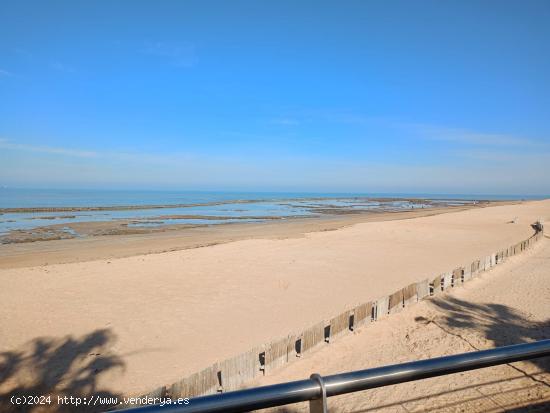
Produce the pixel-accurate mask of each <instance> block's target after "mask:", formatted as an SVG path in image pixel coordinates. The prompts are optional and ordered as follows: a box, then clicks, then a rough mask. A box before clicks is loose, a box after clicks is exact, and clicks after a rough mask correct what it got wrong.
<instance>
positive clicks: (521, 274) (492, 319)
mask: <svg viewBox="0 0 550 413" xmlns="http://www.w3.org/2000/svg"><path fill="white" fill-rule="evenodd" d="M549 271H550V240H549V239H548V236H546V238H545V239H543V240H542V241H541V242H540V243H539V244H538V245H536V246H535V247H534V248H533V249H532V250H530V251H527V252H526V253H524V254H522V255H519V256H516V257H513V258H511V259H509V260H508V261H507V262H506V263H504V264H503V265H502V266H498V267H496V268H494V269H492V270H491V271H489V272H486V273H484V274H483V275H482V276H481V277H480V278H476V279H474V280H472V281H471V282H468V283H466V284H464V286H463V287H461V288H458V289H453V290H452V292H451V293H446V294H444V295H442V296H439V297H437V298H430V299H428V300H425V301H422V302H420V303H418V304H417V305H415V306H413V307H411V308H409V309H406V310H405V311H404V312H402V313H400V314H396V315H393V316H391V317H388V318H387V319H385V320H382V321H380V322H376V323H373V324H371V325H369V326H367V327H365V328H362V329H360V330H359V331H356V334H353V335H349V336H346V337H345V338H343V339H342V340H340V341H338V342H335V343H334V344H331V345H330V346H326V347H324V348H322V349H320V350H319V351H317V352H315V353H313V354H311V355H309V356H306V357H305V358H304V359H302V360H301V361H300V363H295V364H293V365H290V366H286V367H284V368H281V369H279V370H278V371H275V372H274V373H273V374H272V375H269V376H265V377H262V378H261V379H258V380H255V381H254V382H252V383H250V384H249V385H250V386H261V385H268V384H274V383H280V382H284V381H290V380H300V379H304V378H307V377H309V375H310V374H311V373H312V372H318V373H319V374H321V375H330V374H338V373H341V372H344V371H353V370H362V369H368V368H374V367H379V366H383V365H390V364H397V363H404V362H407V361H413V360H421V359H426V358H432V357H440V356H446V355H452V354H457V353H465V352H470V351H476V350H484V349H489V348H493V347H497V346H505V345H511V344H519V343H527V342H531V341H534V340H544V339H548V338H549V337H550V306H549V305H548V302H549V301H550V278H549V277H548V274H549ZM328 407H329V411H331V412H356V413H359V412H365V413H366V412H369V413H390V412H391V413H409V412H473V413H474V412H503V411H506V412H540V413H542V412H547V411H548V410H549V409H550V360H549V359H548V357H546V358H541V359H535V360H532V361H522V362H517V363H511V364H506V365H501V366H496V367H491V368H486V369H480V370H476V371H470V372H464V373H457V374H452V375H448V376H442V377H437V378H431V379H426V380H420V381H416V382H411V383H403V384H399V385H394V386H388V387H385V388H380V389H373V390H369V391H364V392H358V393H352V394H348V395H343V396H338V397H332V398H329V405H328ZM285 411H286V412H288V413H293V412H307V411H309V410H308V408H307V405H306V404H305V403H302V404H296V405H290V406H286V410H285Z"/></svg>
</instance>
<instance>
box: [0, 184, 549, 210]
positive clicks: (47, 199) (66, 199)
mask: <svg viewBox="0 0 550 413" xmlns="http://www.w3.org/2000/svg"><path fill="white" fill-rule="evenodd" d="M352 197H392V198H425V199H462V200H480V199H483V200H513V199H544V198H548V196H525V195H471V194H405V193H318V192H201V191H130V190H128V191H114V190H74V189H65V190H63V189H16V188H0V208H23V207H64V206H120V205H166V204H168V205H169V204H194V203H202V202H217V201H230V200H250V199H258V200H266V201H267V200H280V199H288V198H352Z"/></svg>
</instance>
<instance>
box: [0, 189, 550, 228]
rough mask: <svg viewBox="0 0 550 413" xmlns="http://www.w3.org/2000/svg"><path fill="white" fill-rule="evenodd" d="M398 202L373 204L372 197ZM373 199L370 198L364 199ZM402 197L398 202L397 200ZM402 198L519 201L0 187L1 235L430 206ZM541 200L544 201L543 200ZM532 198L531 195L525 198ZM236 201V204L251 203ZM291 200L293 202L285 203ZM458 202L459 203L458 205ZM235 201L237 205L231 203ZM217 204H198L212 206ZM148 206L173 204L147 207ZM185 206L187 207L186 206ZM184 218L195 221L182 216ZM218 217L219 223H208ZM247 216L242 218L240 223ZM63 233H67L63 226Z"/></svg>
mask: <svg viewBox="0 0 550 413" xmlns="http://www.w3.org/2000/svg"><path fill="white" fill-rule="evenodd" d="M382 197H384V198H396V199H395V200H390V201H382V202H380V201H374V200H372V198H382ZM368 198H371V199H368ZM399 198H401V200H399ZM406 198H424V199H431V200H439V201H441V202H444V203H446V204H451V205H456V204H460V203H463V202H466V200H479V199H491V200H507V199H522V198H524V199H525V198H526V197H520V196H513V195H510V196H498V197H495V196H480V195H438V194H435V195H434V194H432V195H428V194H359V193H347V194H341V193H340V194H335V193H306V192H303V193H291V192H288V193H284V192H278V193H274V192H272V193H269V192H199V191H195V192H193V191H105V190H103V191H102V190H43V189H11V188H0V236H1V235H5V234H8V233H9V232H10V231H13V230H32V229H33V228H37V227H43V226H49V225H53V224H56V225H57V224H61V225H69V224H71V223H76V222H94V221H96V222H97V221H113V220H126V221H128V220H130V222H129V223H128V226H130V227H131V226H136V227H153V226H162V225H171V224H209V225H211V224H220V223H227V222H254V221H261V220H265V219H266V217H278V218H290V217H296V216H313V215H317V214H318V212H319V211H321V210H322V209H323V208H348V209H361V210H369V209H377V210H380V209H382V210H388V211H394V210H405V209H414V208H425V207H426V208H429V207H431V206H432V205H431V204H430V202H426V203H422V202H420V203H410V202H408V201H407V200H406ZM541 198H542V197H541ZM529 199H534V197H529ZM250 200H254V202H246V203H239V202H237V201H250ZM289 200H291V201H289ZM461 200H462V201H461ZM232 201H235V202H232ZM216 202H222V204H219V205H200V206H192V205H193V204H199V203H216ZM130 205H132V206H133V205H137V206H144V208H142V209H132V210H105V211H75V212H72V211H71V212H5V211H4V212H3V213H2V211H1V208H38V207H97V206H101V207H105V206H113V207H117V206H130ZM151 205H177V207H176V206H174V207H169V208H161V209H151V208H147V206H151ZM184 205H187V206H184ZM178 215H179V216H181V215H187V216H193V217H187V218H181V217H179V218H178V217H177V216H178ZM205 217H219V218H221V219H206V218H205ZM243 218H245V219H243ZM67 231H71V229H70V228H67Z"/></svg>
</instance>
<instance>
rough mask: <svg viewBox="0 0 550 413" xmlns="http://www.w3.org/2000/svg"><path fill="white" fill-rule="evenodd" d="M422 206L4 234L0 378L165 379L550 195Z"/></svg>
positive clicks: (424, 263)
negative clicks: (174, 230)
mask: <svg viewBox="0 0 550 413" xmlns="http://www.w3.org/2000/svg"><path fill="white" fill-rule="evenodd" d="M418 213H420V212H418ZM423 213H424V215H426V216H397V215H393V216H392V218H391V220H390V218H386V219H381V220H376V218H372V221H370V222H357V221H353V219H354V218H348V219H349V221H341V220H335V221H330V220H328V221H326V223H325V224H323V225H326V226H325V227H323V228H321V229H319V228H318V227H317V228H315V227H314V226H313V224H311V223H303V224H300V225H303V226H302V227H299V226H297V227H294V228H293V229H289V228H291V225H290V224H286V223H279V222H277V223H265V224H262V225H256V226H250V227H249V228H252V229H251V230H247V231H250V232H246V231H245V232H242V233H239V230H238V229H235V231H236V232H235V233H232V232H231V231H230V230H228V232H227V234H226V235H225V238H224V239H223V242H221V243H216V245H207V246H203V247H201V246H200V245H202V243H205V244H208V242H207V241H205V240H203V239H200V238H199V240H198V241H197V238H193V237H192V236H189V237H188V238H186V237H181V238H179V239H178V237H177V236H174V235H173V234H171V235H167V236H166V237H167V238H165V239H164V240H163V239H162V238H159V239H160V240H161V241H158V244H156V245H152V243H151V242H150V240H148V239H147V238H134V239H131V240H130V241H129V244H128V247H125V245H124V244H125V242H126V241H127V240H128V238H124V237H122V238H120V239H116V238H113V239H110V240H109V242H110V243H112V244H111V248H109V244H100V243H99V242H100V241H98V240H82V242H79V241H80V240H68V242H67V243H64V242H65V241H51V242H47V243H43V244H42V245H41V244H29V245H25V246H16V245H15V246H14V245H9V246H2V247H0V248H1V249H0V252H1V254H0V268H1V269H0V283H1V285H2V289H0V302H2V303H3V309H2V313H1V315H0V351H1V352H2V355H3V358H4V363H6V365H7V364H8V362H9V361H10V360H11V364H10V365H11V370H12V373H11V374H10V375H8V379H6V380H5V381H3V382H0V392H2V393H4V392H7V391H8V390H10V389H14V388H18V386H19V387H21V386H23V387H24V386H29V385H30V384H29V383H32V381H33V379H34V380H38V381H41V385H42V386H43V387H44V388H48V386H49V387H51V386H58V387H61V388H62V387H63V386H65V387H66V388H69V389H71V385H72V386H74V383H75V378H76V377H81V376H84V379H83V381H82V386H81V388H86V389H85V390H87V391H91V392H98V391H104V392H106V393H111V394H134V395H136V394H140V393H142V392H146V391H149V390H152V389H153V388H156V387H158V386H159V385H165V384H170V383H172V382H175V381H177V380H178V379H180V378H181V377H183V376H186V375H188V374H190V373H193V372H195V371H197V370H199V369H201V368H204V367H206V366H208V365H210V364H212V363H213V362H216V361H218V360H222V359H225V358H227V357H230V356H233V355H235V354H238V353H240V352H242V351H246V350H248V349H249V348H251V347H253V346H255V345H260V344H262V343H265V342H268V341H270V340H272V339H274V338H277V337H281V336H285V335H286V334H288V333H290V332H291V331H293V330H296V329H300V328H304V327H308V326H309V325H311V324H313V323H315V322H317V321H319V320H323V319H324V318H327V317H330V316H333V315H335V314H338V313H339V312H341V311H342V310H344V309H346V308H349V307H351V306H353V305H355V304H357V303H360V302H364V301H366V300H370V299H376V298H378V297H380V296H382V295H384V294H388V293H391V292H393V291H395V290H396V289H398V288H401V287H403V286H405V285H407V284H408V283H411V282H415V281H419V280H421V279H424V278H427V277H429V276H434V275H437V274H438V273H440V272H443V271H447V270H449V269H450V268H453V267H455V266H458V265H461V264H465V263H467V262H470V261H471V260H472V259H474V258H479V257H480V256H482V255H486V254H489V253H491V252H493V251H495V250H497V249H499V248H505V247H507V246H508V245H510V244H513V243H516V242H518V241H520V240H523V239H525V238H527V237H528V236H529V235H531V234H532V233H533V230H532V228H531V226H530V224H531V223H533V222H535V221H536V220H539V219H540V220H543V221H544V220H548V219H550V200H545V201H531V202H523V203H518V204H515V205H498V206H490V207H486V208H474V209H467V210H448V211H447V212H446V213H441V214H437V215H433V214H432V213H428V212H426V211H424V212H423ZM311 222H312V221H311ZM285 225H286V226H285ZM316 225H318V224H316ZM231 227H232V228H238V227H237V226H231ZM227 228H230V226H227ZM266 228H267V229H269V228H272V231H273V232H269V231H267V230H266ZM241 231H242V230H241ZM204 236H205V237H209V236H211V235H204ZM171 237H172V238H171ZM94 241H95V242H97V243H98V244H97V245H98V248H97V249H94V248H93V247H94ZM69 242H70V243H69ZM116 243H119V244H120V245H121V246H120V248H113V247H112V245H114V244H116ZM186 246H187V249H181V248H185V247H186ZM189 246H193V248H189ZM170 248H173V249H177V250H176V251H166V250H168V249H170ZM162 250H164V251H166V252H158V251H162ZM33 251H34V252H33ZM75 251H80V252H81V253H79V254H75ZM136 254H137V255H136ZM46 263H47V265H46ZM529 288H530V287H529ZM381 324H382V323H381ZM378 328H382V327H378ZM388 334H389V333H388ZM386 337H388V339H391V338H392V337H393V338H395V339H397V337H394V336H392V334H389V335H386ZM451 350H452V351H451ZM451 350H449V351H451V352H455V351H458V350H466V348H462V347H460V348H459V347H456V348H452V349H451ZM387 351H388V354H389V352H390V350H389V349H388V350H387ZM38 356H40V357H38ZM37 360H39V361H40V362H37ZM395 361H397V359H396V360H395ZM302 364H303V363H301V362H299V363H297V364H296V365H297V366H298V365H302ZM327 368H328V366H327ZM42 369H46V370H47V374H45V373H44V371H42ZM44 374H45V376H44ZM281 377H283V376H281Z"/></svg>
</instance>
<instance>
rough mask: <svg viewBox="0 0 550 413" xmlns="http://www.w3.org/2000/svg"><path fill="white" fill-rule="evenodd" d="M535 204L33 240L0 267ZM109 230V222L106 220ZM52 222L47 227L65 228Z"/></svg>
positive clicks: (0, 259)
mask: <svg viewBox="0 0 550 413" xmlns="http://www.w3.org/2000/svg"><path fill="white" fill-rule="evenodd" d="M525 202H535V201H523V202H521V201H517V202H512V201H491V202H490V203H489V204H477V205H463V206H447V207H441V208H435V207H434V208H425V209H416V210H408V211H402V212H375V211H372V212H368V213H355V214H339V215H318V216H312V217H292V218H285V219H270V220H266V221H264V222H242V223H241V222H230V223H222V224H215V225H208V224H204V225H186V224H177V225H172V226H165V227H161V228H155V229H146V230H140V229H134V232H130V231H129V232H127V233H124V232H121V233H112V234H105V235H100V236H90V237H82V238H78V237H72V238H67V239H52V240H37V241H28V242H13V243H6V244H0V269H8V268H22V267H32V266H37V265H52V264H65V263H74V262H83V261H92V260H97V259H114V258H125V257H131V256H136V255H149V254H159V253H163V252H168V251H179V250H186V249H193V248H200V247H205V246H212V245H218V244H224V243H228V242H233V241H242V240H247V239H289V238H299V237H303V236H305V234H308V233H315V232H325V231H335V230H338V229H341V228H345V227H348V226H351V225H355V224H359V223H366V222H384V221H394V220H400V219H412V218H418V217H426V216H434V215H440V214H447V213H453V212H460V211H465V210H469V209H478V208H486V207H489V206H497V205H516V204H521V203H525ZM106 224H107V228H112V226H113V224H112V223H111V222H107V223H106ZM102 225H103V223H102V222H83V223H75V224H72V226H74V227H77V228H79V229H80V230H81V231H87V230H89V229H90V228H92V229H93V228H96V229H97V228H99V229H101V227H102ZM64 226H66V225H63V224H54V225H52V226H50V227H64Z"/></svg>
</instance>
